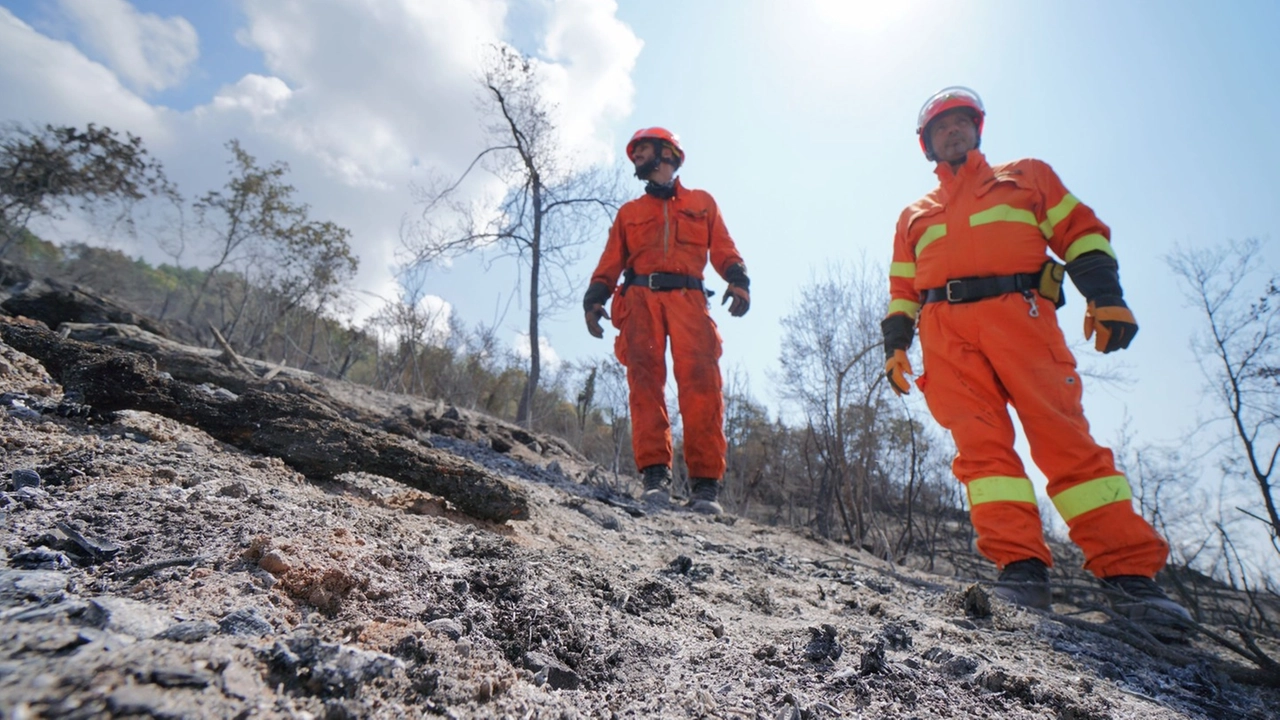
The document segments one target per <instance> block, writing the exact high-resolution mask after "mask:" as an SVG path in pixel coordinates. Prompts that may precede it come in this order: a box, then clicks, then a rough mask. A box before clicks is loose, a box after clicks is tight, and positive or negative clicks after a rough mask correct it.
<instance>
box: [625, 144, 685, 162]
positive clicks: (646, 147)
mask: <svg viewBox="0 0 1280 720" xmlns="http://www.w3.org/2000/svg"><path fill="white" fill-rule="evenodd" d="M659 148H661V149H659ZM659 153H661V154H659ZM655 157H664V158H666V159H668V160H675V157H676V156H675V154H674V153H673V152H671V149H670V148H668V147H666V146H665V145H663V144H662V143H661V142H659V141H657V140H646V141H644V142H639V143H636V145H635V147H634V148H632V150H631V163H632V164H633V165H635V166H636V167H640V166H641V165H643V164H645V163H647V162H649V161H650V160H652V159H653V158H655Z"/></svg>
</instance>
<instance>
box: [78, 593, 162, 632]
mask: <svg viewBox="0 0 1280 720" xmlns="http://www.w3.org/2000/svg"><path fill="white" fill-rule="evenodd" d="M83 618H84V622H85V624H87V625H89V626H90V627H95V628H98V629H100V630H108V631H111V632H115V633H119V634H121V635H128V636H130V637H135V638H138V639H139V640H145V639H147V638H150V637H154V636H156V635H158V634H160V633H161V632H163V631H164V629H165V628H166V626H168V624H169V620H170V618H169V617H168V616H167V615H165V614H164V613H161V612H158V611H157V609H156V608H155V607H153V606H151V605H148V604H146V603H142V602H138V601H137V600H130V599H129V598H122V597H112V596H110V595H103V596H101V597H96V598H93V599H92V600H90V601H89V607H88V608H87V609H86V610H85V612H84V615H83Z"/></svg>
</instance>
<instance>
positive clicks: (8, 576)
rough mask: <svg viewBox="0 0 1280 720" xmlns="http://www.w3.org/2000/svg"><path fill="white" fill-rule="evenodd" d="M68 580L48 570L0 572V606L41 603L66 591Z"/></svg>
mask: <svg viewBox="0 0 1280 720" xmlns="http://www.w3.org/2000/svg"><path fill="white" fill-rule="evenodd" d="M69 583H70V579H69V578H68V577H67V576H66V575H64V574H63V573H60V572H53V571H49V570H0V606H5V607H12V606H14V605H19V604H23V603H26V602H30V601H32V600H35V601H42V600H45V599H47V598H50V597H53V596H56V595H58V594H59V593H62V592H64V591H65V590H66V589H67V585H68V584H69Z"/></svg>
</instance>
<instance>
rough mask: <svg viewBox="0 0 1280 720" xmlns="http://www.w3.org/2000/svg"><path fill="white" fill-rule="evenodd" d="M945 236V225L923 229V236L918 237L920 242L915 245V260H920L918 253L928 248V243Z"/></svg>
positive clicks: (940, 224)
mask: <svg viewBox="0 0 1280 720" xmlns="http://www.w3.org/2000/svg"><path fill="white" fill-rule="evenodd" d="M946 234H947V224H946V223H939V224H937V225H930V226H929V227H927V228H925V229H924V234H923V235H921V236H920V242H918V243H916V258H917V259H919V258H920V253H922V252H924V249H925V248H927V247H929V243H932V242H933V241H934V240H937V239H938V238H940V237H942V236H944V235H946Z"/></svg>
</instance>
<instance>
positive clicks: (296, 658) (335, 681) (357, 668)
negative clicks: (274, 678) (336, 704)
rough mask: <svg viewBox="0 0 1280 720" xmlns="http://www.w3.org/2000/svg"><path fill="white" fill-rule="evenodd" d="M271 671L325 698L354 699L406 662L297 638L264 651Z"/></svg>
mask: <svg viewBox="0 0 1280 720" xmlns="http://www.w3.org/2000/svg"><path fill="white" fill-rule="evenodd" d="M262 654H263V655H264V656H265V657H264V659H265V660H266V661H267V662H268V663H270V664H271V666H272V669H273V670H274V671H275V672H277V673H279V674H281V675H284V676H286V677H289V678H290V681H291V683H295V684H297V685H298V686H300V687H302V688H305V689H306V690H307V691H309V692H312V693H315V694H317V695H320V696H323V697H354V696H355V695H356V694H357V692H358V691H359V688H360V686H361V685H364V684H365V683H367V682H369V681H371V680H374V679H377V678H384V677H390V676H391V675H392V673H394V672H395V671H396V670H397V669H401V670H402V669H403V668H404V666H405V665H404V662H403V661H401V660H400V659H398V658H395V657H392V656H390V655H384V654H382V653H375V652H368V651H365V650H356V649H354V648H349V647H346V646H344V645H337V644H333V643H326V642H323V641H321V640H320V639H318V638H314V637H311V636H295V637H291V638H289V639H288V640H286V641H284V642H277V643H276V644H275V645H274V646H273V647H272V648H271V649H269V650H264V651H262Z"/></svg>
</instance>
